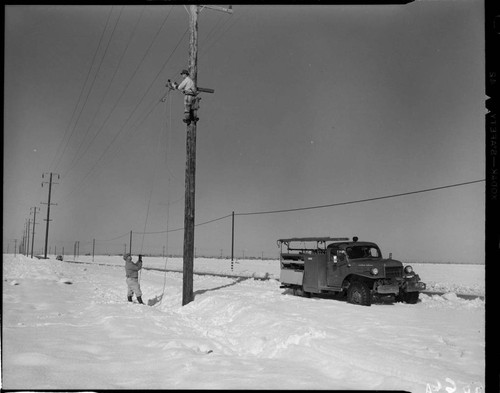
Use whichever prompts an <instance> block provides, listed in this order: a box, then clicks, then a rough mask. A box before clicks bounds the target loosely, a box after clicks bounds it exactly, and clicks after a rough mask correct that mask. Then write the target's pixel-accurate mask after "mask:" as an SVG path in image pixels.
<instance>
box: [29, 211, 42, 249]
mask: <svg viewBox="0 0 500 393" xmlns="http://www.w3.org/2000/svg"><path fill="white" fill-rule="evenodd" d="M31 209H33V234H32V236H31V259H33V248H34V247H35V225H36V209H38V210H40V208H39V207H36V206H35V207H32V208H31ZM31 209H30V210H31Z"/></svg>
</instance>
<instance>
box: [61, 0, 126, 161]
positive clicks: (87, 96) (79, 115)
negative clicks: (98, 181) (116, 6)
mask: <svg viewBox="0 0 500 393" xmlns="http://www.w3.org/2000/svg"><path fill="white" fill-rule="evenodd" d="M122 12H123V7H122V8H121V10H120V14H119V15H118V19H117V20H116V22H115V25H114V26H113V30H112V32H111V35H110V38H109V40H108V43H107V44H106V47H105V48H104V53H103V55H102V57H101V59H100V61H99V65H98V66H97V71H96V72H95V74H94V79H93V80H92V83H91V84H90V87H89V89H88V91H87V95H86V96H85V100H84V103H83V105H82V107H81V108H80V113H79V114H78V117H77V119H76V121H75V124H74V126H73V130H72V131H71V134H70V136H69V138H68V140H67V142H66V145H65V146H64V150H63V152H62V154H61V156H60V157H59V160H58V162H57V164H56V168H57V167H58V165H59V163H60V162H61V160H62V158H63V157H64V153H65V152H66V149H67V147H68V146H69V142H70V140H71V137H72V136H73V134H74V133H75V130H76V126H77V124H78V122H79V120H80V117H81V115H82V113H83V109H84V108H85V107H86V105H87V102H88V99H89V97H90V93H91V92H92V90H93V89H94V84H95V81H96V79H97V75H98V74H99V72H100V70H101V67H102V63H103V61H104V58H105V57H106V54H107V52H108V48H109V44H110V43H111V40H112V39H113V35H114V33H115V30H116V26H117V25H118V22H119V20H120V17H121V14H122ZM110 16H111V14H110Z"/></svg>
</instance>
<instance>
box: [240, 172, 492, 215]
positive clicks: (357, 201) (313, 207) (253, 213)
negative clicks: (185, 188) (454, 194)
mask: <svg viewBox="0 0 500 393" xmlns="http://www.w3.org/2000/svg"><path fill="white" fill-rule="evenodd" d="M485 180H486V179H481V180H474V181H469V182H465V183H457V184H450V185H448V186H442V187H434V188H427V189H425V190H418V191H411V192H404V193H401V194H392V195H386V196H382V197H376V198H367V199H358V200H355V201H349V202H340V203H331V204H328V205H317V206H309V207H301V208H296V209H284V210H270V211H262V212H252V213H235V214H234V215H235V216H250V215H255V214H271V213H284V212H292V211H299V210H311V209H322V208H325V207H333V206H342V205H351V204H355V203H362V202H370V201H376V200H380V199H387V198H396V197H400V196H405V195H412V194H419V193H423V192H429V191H435V190H442V189H445V188H452V187H460V186H464V185H467V184H474V183H480V182H484V181H485Z"/></svg>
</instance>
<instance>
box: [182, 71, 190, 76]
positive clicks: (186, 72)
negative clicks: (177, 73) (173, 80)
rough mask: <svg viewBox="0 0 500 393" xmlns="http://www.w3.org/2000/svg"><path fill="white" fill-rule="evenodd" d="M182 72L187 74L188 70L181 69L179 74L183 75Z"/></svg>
mask: <svg viewBox="0 0 500 393" xmlns="http://www.w3.org/2000/svg"><path fill="white" fill-rule="evenodd" d="M183 74H186V75H189V71H188V70H182V71H181V75H183Z"/></svg>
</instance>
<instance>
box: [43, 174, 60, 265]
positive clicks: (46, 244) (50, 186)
mask: <svg viewBox="0 0 500 393" xmlns="http://www.w3.org/2000/svg"><path fill="white" fill-rule="evenodd" d="M52 175H54V173H52V172H50V180H49V182H48V183H49V198H48V201H47V218H46V219H45V221H47V226H46V229H45V253H44V258H45V259H47V246H48V244H49V221H51V219H50V205H51V203H50V196H51V193H52ZM55 175H57V178H58V179H59V175H58V174H55ZM44 176H45V173H43V174H42V179H43V178H44ZM44 183H47V182H42V187H43V185H44ZM54 184H58V183H54ZM42 203H43V202H42ZM52 205H56V204H55V203H52Z"/></svg>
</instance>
